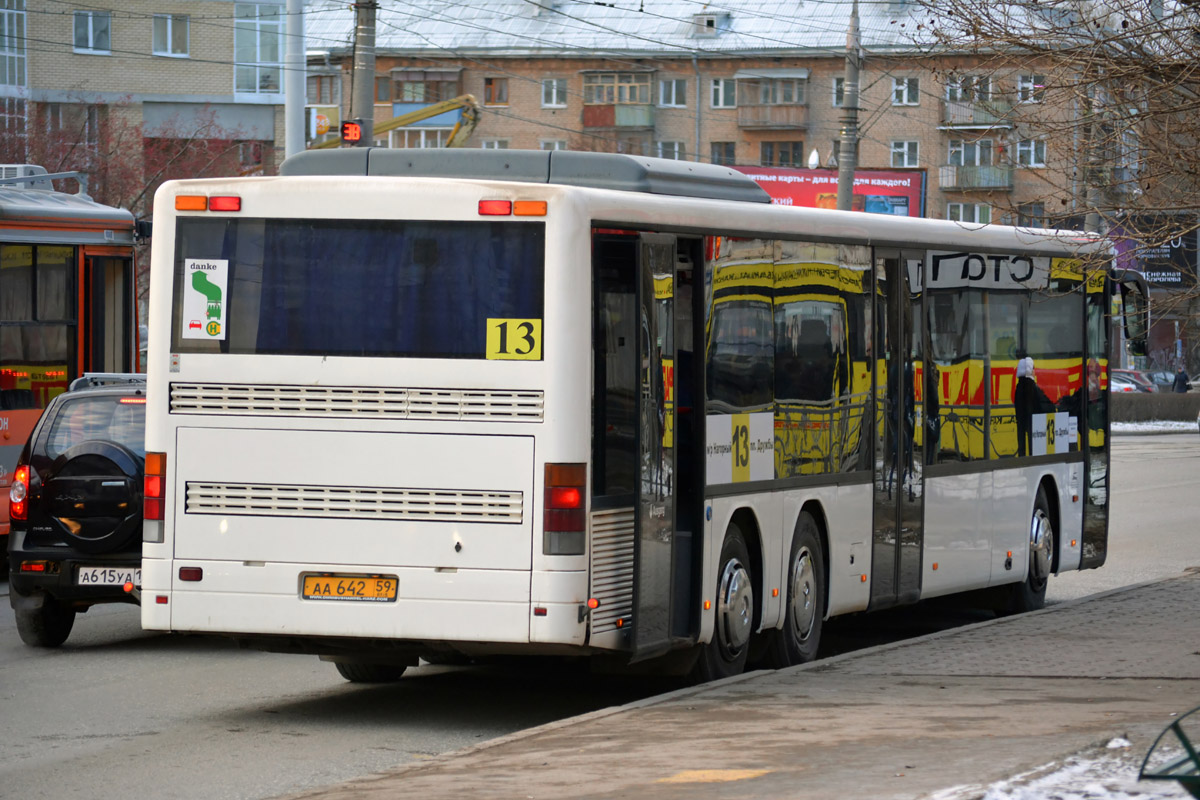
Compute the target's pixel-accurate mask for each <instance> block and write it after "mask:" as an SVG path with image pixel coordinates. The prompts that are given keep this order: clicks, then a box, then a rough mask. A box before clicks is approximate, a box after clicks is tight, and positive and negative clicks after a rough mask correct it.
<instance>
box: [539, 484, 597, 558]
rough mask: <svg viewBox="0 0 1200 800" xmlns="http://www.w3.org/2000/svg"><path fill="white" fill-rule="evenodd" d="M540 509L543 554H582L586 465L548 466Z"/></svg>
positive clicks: (585, 523) (585, 508)
mask: <svg viewBox="0 0 1200 800" xmlns="http://www.w3.org/2000/svg"><path fill="white" fill-rule="evenodd" d="M545 474H546V486H545V490H546V496H545V505H544V506H543V508H542V531H543V533H542V552H543V553H545V554H546V555H548V556H578V555H583V553H584V552H585V550H586V548H585V547H584V538H585V536H584V535H585V531H586V530H587V514H586V510H587V504H586V503H585V502H584V498H585V497H586V496H587V464H547V465H546V473H545Z"/></svg>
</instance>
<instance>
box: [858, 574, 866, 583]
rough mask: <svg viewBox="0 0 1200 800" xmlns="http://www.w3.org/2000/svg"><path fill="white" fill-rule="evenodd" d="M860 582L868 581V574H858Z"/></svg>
mask: <svg viewBox="0 0 1200 800" xmlns="http://www.w3.org/2000/svg"><path fill="white" fill-rule="evenodd" d="M858 582H859V583H866V582H867V576H866V575H860V576H858Z"/></svg>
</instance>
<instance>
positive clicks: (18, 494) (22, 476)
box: [8, 467, 29, 520]
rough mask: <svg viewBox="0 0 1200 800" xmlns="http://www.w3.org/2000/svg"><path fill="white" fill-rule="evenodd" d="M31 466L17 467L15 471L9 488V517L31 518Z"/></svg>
mask: <svg viewBox="0 0 1200 800" xmlns="http://www.w3.org/2000/svg"><path fill="white" fill-rule="evenodd" d="M28 497H29V467H17V469H16V471H15V472H14V473H13V481H12V486H11V487H9V490H8V518H9V519H21V520H23V519H28V518H29V503H28V502H27V499H26V498H28Z"/></svg>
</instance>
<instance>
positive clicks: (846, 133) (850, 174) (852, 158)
mask: <svg viewBox="0 0 1200 800" xmlns="http://www.w3.org/2000/svg"><path fill="white" fill-rule="evenodd" d="M861 60H862V40H861V38H860V37H859V33H858V0H854V4H853V6H852V7H851V9H850V28H849V30H847V31H846V86H845V90H844V91H843V93H842V101H843V102H842V108H843V111H844V113H843V114H842V132H841V140H840V141H839V142H838V191H837V207H838V210H839V211H849V210H850V203H851V199H852V198H853V197H854V170H855V168H856V167H857V166H858V67H859V62H860V61H861Z"/></svg>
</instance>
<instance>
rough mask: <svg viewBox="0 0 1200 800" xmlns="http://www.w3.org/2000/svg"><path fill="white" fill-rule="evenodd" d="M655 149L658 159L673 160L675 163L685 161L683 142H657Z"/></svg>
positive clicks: (685, 153)
mask: <svg viewBox="0 0 1200 800" xmlns="http://www.w3.org/2000/svg"><path fill="white" fill-rule="evenodd" d="M657 149H658V157H659V158H673V159H675V160H676V161H684V160H686V159H687V150H685V149H684V146H683V142H659V143H658V146H657Z"/></svg>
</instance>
